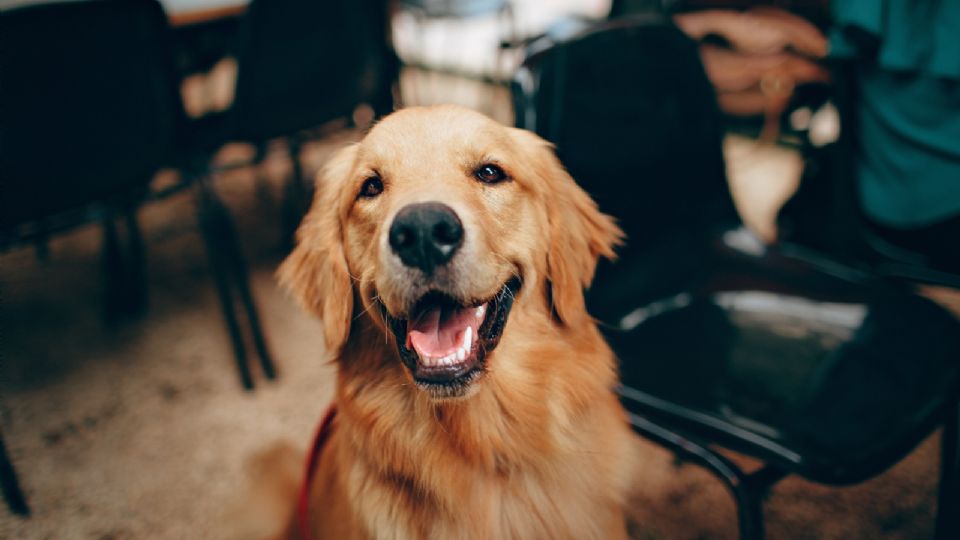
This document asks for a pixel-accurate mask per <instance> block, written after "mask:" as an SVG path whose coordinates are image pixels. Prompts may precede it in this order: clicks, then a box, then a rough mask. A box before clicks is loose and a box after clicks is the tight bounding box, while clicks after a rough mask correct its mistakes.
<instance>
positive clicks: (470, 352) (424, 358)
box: [381, 279, 521, 398]
mask: <svg viewBox="0 0 960 540" xmlns="http://www.w3.org/2000/svg"><path fill="white" fill-rule="evenodd" d="M520 285H521V282H520V280H519V279H512V280H510V281H508V282H507V283H506V284H504V285H503V287H501V289H500V290H499V291H498V292H497V293H496V294H495V295H494V296H493V297H492V298H490V299H487V300H485V301H482V302H471V303H463V302H460V301H457V300H456V299H454V298H452V297H450V296H449V295H446V294H443V293H440V292H430V293H427V294H426V295H425V296H423V298H421V299H420V300H419V301H418V302H417V303H416V304H415V305H414V307H413V309H411V310H410V313H409V316H408V317H409V318H407V319H401V318H395V317H392V316H391V315H390V314H389V313H388V312H387V310H386V309H385V308H384V309H383V312H384V315H385V317H386V319H387V322H388V324H389V326H390V329H391V330H392V331H393V333H394V335H395V336H396V338H397V349H398V350H399V352H400V359H401V360H402V361H403V363H404V365H406V366H407V368H408V369H409V370H410V373H411V374H412V375H413V379H414V381H416V383H417V386H419V387H420V388H421V389H422V390H425V391H427V392H429V393H430V394H431V396H433V397H437V398H453V397H461V396H463V395H464V394H465V393H466V392H467V390H468V389H469V387H470V385H471V384H472V383H474V382H476V381H477V380H478V379H479V378H480V377H481V376H482V375H483V373H484V371H485V369H486V366H485V360H486V357H487V355H489V354H490V352H491V351H493V349H494V348H496V346H497V344H498V343H499V342H500V336H501V335H502V334H503V329H504V327H505V326H506V324H507V317H508V316H509V315H510V310H511V308H512V307H513V299H514V297H515V296H516V294H517V292H518V291H519V289H520ZM381 307H382V306H381Z"/></svg>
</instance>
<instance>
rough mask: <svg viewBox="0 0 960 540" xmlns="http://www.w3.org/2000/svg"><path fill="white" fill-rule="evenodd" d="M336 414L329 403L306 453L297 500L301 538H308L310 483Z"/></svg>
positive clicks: (335, 409)
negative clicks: (304, 469) (304, 467)
mask: <svg viewBox="0 0 960 540" xmlns="http://www.w3.org/2000/svg"><path fill="white" fill-rule="evenodd" d="M336 415H337V408H336V407H335V406H334V405H331V406H330V408H329V409H327V413H326V414H325V415H324V416H323V422H321V423H320V428H319V429H318V430H317V434H316V435H315V436H314V438H313V446H311V447H310V452H309V453H308V454H307V464H306V471H305V473H304V477H303V484H302V485H301V486H300V496H299V498H298V500H297V524H298V525H299V526H300V535H301V536H302V537H303V540H310V539H311V535H310V520H309V509H310V484H312V483H313V477H314V475H315V474H316V472H317V464H318V463H319V462H320V453H321V451H322V450H323V446H324V445H325V444H326V442H327V440H328V439H329V438H330V433H331V432H332V431H333V417H334V416H336Z"/></svg>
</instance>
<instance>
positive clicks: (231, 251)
mask: <svg viewBox="0 0 960 540" xmlns="http://www.w3.org/2000/svg"><path fill="white" fill-rule="evenodd" d="M386 28H387V27H386V5H385V3H384V2H383V1H382V0H363V1H361V2H346V1H340V2H300V1H297V0H255V1H253V2H251V4H250V6H249V7H248V9H247V10H246V12H245V13H244V15H243V16H242V17H241V20H240V22H239V28H238V36H237V41H236V43H235V45H234V47H233V48H234V53H235V55H236V59H237V66H238V67H237V80H236V88H235V94H234V99H233V102H232V104H231V106H230V107H229V108H228V109H227V110H225V111H222V112H220V113H212V114H208V115H206V116H203V117H201V118H199V119H195V120H193V121H191V122H190V123H189V124H188V125H187V126H186V129H185V133H186V135H187V136H186V137H184V138H183V140H182V142H181V147H180V151H181V153H182V155H183V156H185V157H184V158H183V159H184V161H185V162H186V163H187V166H186V171H187V174H188V176H190V183H192V184H193V185H195V186H196V191H197V195H198V201H199V206H198V208H199V212H200V224H201V229H202V231H203V234H204V239H205V241H206V243H207V246H208V248H210V249H208V253H209V255H210V263H211V265H212V266H213V267H214V268H215V269H216V268H219V269H222V270H220V271H217V272H215V276H216V277H217V288H218V291H219V292H220V300H221V306H222V309H223V313H224V316H225V317H226V320H227V324H228V328H229V330H230V336H231V342H232V344H233V348H234V352H235V354H236V357H237V364H238V366H239V368H240V375H241V381H242V383H243V386H244V387H245V388H248V389H249V388H252V387H253V377H252V373H251V371H250V368H249V366H247V363H246V347H245V344H244V343H245V340H244V337H243V331H242V330H241V326H240V321H241V319H242V318H245V319H246V321H247V327H248V328H249V334H250V336H251V339H252V341H253V345H254V348H255V350H256V351H257V355H258V357H259V360H260V364H261V368H262V371H263V373H264V375H265V376H266V377H267V378H268V379H272V378H274V376H275V368H274V366H273V362H272V360H271V359H270V356H269V351H268V348H267V345H266V342H265V339H264V336H263V333H262V330H261V328H260V323H259V318H258V316H257V310H256V306H255V305H254V301H253V298H252V296H251V293H250V290H249V285H248V277H247V270H246V266H245V263H244V260H243V254H242V250H241V246H240V244H239V241H238V240H237V235H236V231H235V229H236V227H235V225H234V223H233V220H232V217H231V215H230V212H229V210H228V208H227V207H226V205H225V204H224V203H223V201H222V199H221V198H220V196H219V194H218V193H217V190H216V187H215V182H214V176H215V174H216V173H217V172H220V171H221V170H223V167H221V168H218V167H215V166H214V165H213V164H212V163H211V160H212V157H213V155H214V154H215V153H216V152H217V151H218V150H219V149H220V148H221V147H222V146H223V145H225V144H226V143H229V142H249V143H252V144H254V145H255V146H256V147H257V153H256V157H255V158H254V160H253V164H256V163H258V162H259V161H260V160H261V159H262V158H263V156H264V148H265V146H266V143H267V142H269V141H270V140H272V139H277V138H285V139H286V140H287V142H288V147H287V148H288V151H289V155H290V159H291V161H292V163H293V175H292V177H291V178H290V179H289V181H288V182H287V184H286V186H285V196H284V210H283V214H282V219H283V226H282V229H283V233H284V239H285V240H286V241H289V239H291V238H292V235H293V231H294V230H295V229H296V226H297V224H298V223H299V221H300V219H301V217H302V216H303V214H304V213H305V212H306V209H307V207H308V202H309V193H308V192H307V187H306V186H305V185H304V179H303V172H302V168H301V164H300V150H301V147H302V144H303V142H304V140H305V139H306V138H307V137H308V136H309V135H310V134H309V130H311V129H314V128H317V127H319V126H321V125H322V124H324V123H327V122H330V121H333V120H336V119H347V120H350V119H352V115H353V113H354V110H355V109H356V108H357V106H358V105H360V104H364V103H366V104H369V105H370V107H371V108H372V109H373V111H374V115H375V116H376V115H381V114H385V113H387V112H390V111H391V110H392V108H393V95H392V91H393V83H394V81H395V79H396V76H397V70H398V62H397V60H396V58H395V56H393V54H392V50H390V49H389V47H388V46H387V41H386V36H387V31H386ZM244 165H247V163H241V164H231V165H229V166H227V167H226V168H232V167H237V166H244ZM236 306H239V307H240V313H238V312H237V310H236Z"/></svg>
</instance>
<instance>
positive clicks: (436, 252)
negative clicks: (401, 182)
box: [390, 202, 463, 274]
mask: <svg viewBox="0 0 960 540" xmlns="http://www.w3.org/2000/svg"><path fill="white" fill-rule="evenodd" d="M461 244H463V224H462V223H460V218H459V217H457V214H456V212H454V211H453V209H452V208H450V207H449V206H447V205H445V204H441V203H437V202H429V203H418V204H411V205H408V206H405V207H403V208H402V209H400V211H399V212H397V216H396V217H395V218H393V224H392V225H390V247H391V248H393V251H394V253H396V254H397V255H398V256H399V257H400V260H401V261H403V264H405V265H407V266H411V267H414V268H419V269H421V270H423V271H424V272H426V273H427V274H432V273H433V270H434V269H435V268H437V267H438V266H443V265H444V264H446V263H447V261H449V260H450V258H451V257H453V254H454V253H456V252H457V249H458V248H459V247H460V245H461Z"/></svg>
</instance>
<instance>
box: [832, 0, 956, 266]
mask: <svg viewBox="0 0 960 540" xmlns="http://www.w3.org/2000/svg"><path fill="white" fill-rule="evenodd" d="M833 11H834V22H835V26H834V30H833V32H832V34H831V36H830V54H831V56H835V57H842V58H854V59H856V60H857V64H858V66H859V67H858V78H859V85H860V86H859V90H860V96H859V97H860V99H859V102H858V103H857V107H858V110H857V116H858V121H859V124H858V125H857V126H856V130H857V137H858V140H859V147H860V155H859V156H858V163H857V175H858V185H859V191H860V199H861V204H862V206H863V209H864V211H865V212H866V213H867V215H868V216H870V217H871V218H872V219H874V220H876V221H877V222H879V223H881V224H884V225H888V226H891V227H899V228H905V229H910V228H916V227H922V226H925V225H930V224H933V223H935V222H938V221H941V220H944V219H947V218H950V217H953V216H956V215H960V0H872V1H871V0H835V1H834V2H833ZM854 32H859V33H860V35H861V37H862V36H864V35H866V36H869V37H870V39H869V40H868V41H869V42H871V44H870V46H868V47H864V46H863V43H864V41H863V40H862V39H861V40H859V41H858V40H857V39H854ZM957 242H958V246H960V239H958V240H957ZM958 249H960V247H958Z"/></svg>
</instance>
